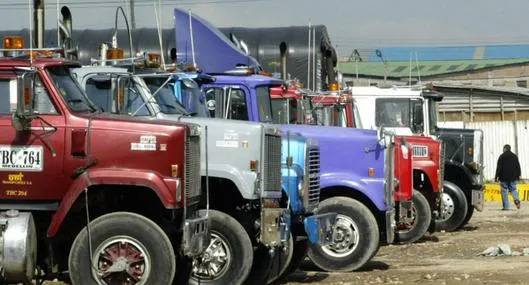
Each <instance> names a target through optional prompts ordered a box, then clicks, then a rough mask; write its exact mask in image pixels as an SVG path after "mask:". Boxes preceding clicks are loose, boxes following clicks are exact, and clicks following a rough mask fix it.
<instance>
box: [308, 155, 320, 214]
mask: <svg viewBox="0 0 529 285" xmlns="http://www.w3.org/2000/svg"><path fill="white" fill-rule="evenodd" d="M306 164H307V166H306V167H307V170H306V171H305V173H306V175H307V177H305V179H306V182H305V183H308V191H307V192H308V193H307V197H305V198H306V199H305V201H306V205H305V209H306V210H307V212H311V211H313V210H314V209H315V208H316V207H317V206H318V203H319V202H320V148H319V147H318V146H311V147H310V148H308V155H307V163H306Z"/></svg>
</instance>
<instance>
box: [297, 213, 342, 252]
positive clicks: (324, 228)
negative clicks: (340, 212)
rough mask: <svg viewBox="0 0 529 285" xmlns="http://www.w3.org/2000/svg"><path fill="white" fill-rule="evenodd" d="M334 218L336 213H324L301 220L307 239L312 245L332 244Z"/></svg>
mask: <svg viewBox="0 0 529 285" xmlns="http://www.w3.org/2000/svg"><path fill="white" fill-rule="evenodd" d="M336 216H337V214H336V213H325V214H319V215H312V216H310V217H306V218H305V219H304V220H303V224H304V226H305V232H306V233H307V238H308V239H309V241H310V242H311V243H312V244H317V245H320V246H325V245H328V244H330V243H331V242H332V237H333V229H334V223H335V221H336Z"/></svg>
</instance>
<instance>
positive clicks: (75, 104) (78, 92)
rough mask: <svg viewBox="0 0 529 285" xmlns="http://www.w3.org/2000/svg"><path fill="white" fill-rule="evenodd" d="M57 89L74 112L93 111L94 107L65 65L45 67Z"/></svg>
mask: <svg viewBox="0 0 529 285" xmlns="http://www.w3.org/2000/svg"><path fill="white" fill-rule="evenodd" d="M47 71H48V73H49V74H50V76H51V78H52V80H53V83H54V84H55V87H56V88H57V91H58V92H59V94H60V95H61V97H62V98H63V99H64V101H65V102H66V103H67V104H68V107H69V108H70V110H71V111H72V112H74V113H81V112H94V111H95V110H96V107H95V105H94V103H92V102H91V101H90V99H88V97H87V96H86V94H85V93H84V92H83V90H82V89H81V87H80V86H79V84H78V83H77V81H76V80H75V79H74V78H73V77H72V74H71V73H70V71H69V70H68V67H66V66H53V67H49V68H47Z"/></svg>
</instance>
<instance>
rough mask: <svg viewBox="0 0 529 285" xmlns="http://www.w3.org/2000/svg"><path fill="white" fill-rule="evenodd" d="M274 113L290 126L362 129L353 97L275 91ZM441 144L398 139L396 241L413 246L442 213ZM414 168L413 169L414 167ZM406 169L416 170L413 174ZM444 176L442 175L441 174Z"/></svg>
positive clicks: (273, 90)
mask: <svg viewBox="0 0 529 285" xmlns="http://www.w3.org/2000/svg"><path fill="white" fill-rule="evenodd" d="M271 97H272V109H273V112H274V114H275V115H276V116H275V117H274V118H278V120H283V121H288V122H290V123H304V124H318V125H325V126H337V127H345V128H362V123H361V121H360V120H359V116H358V115H357V114H356V113H357V112H356V109H355V106H354V101H353V98H352V97H351V96H350V94H346V93H342V94H340V95H338V93H337V92H323V93H322V92H320V93H314V92H310V91H304V90H300V89H297V88H279V87H277V88H272V90H271ZM403 144H409V145H411V146H412V147H411V148H410V149H413V150H414V152H413V153H410V154H409V158H410V159H404V158H405V157H404V156H405V155H403V152H402V151H401V147H400V146H401V145H403ZM424 145H428V146H429V149H430V152H431V155H429V156H417V155H415V151H416V149H417V147H418V146H424ZM440 150H441V149H440V143H439V142H438V141H435V140H433V139H432V138H430V137H418V136H396V139H395V160H396V161H398V162H399V163H395V177H396V178H398V179H399V184H398V185H397V188H396V190H395V195H394V196H395V202H396V204H397V205H396V210H397V214H396V216H397V221H396V223H397V232H396V235H395V239H396V241H397V242H400V243H410V242H414V241H416V240H418V239H419V238H421V237H422V236H423V235H424V233H426V231H427V230H428V229H432V228H431V226H432V211H433V214H434V215H435V214H436V213H437V212H438V211H439V207H440V206H439V205H440V197H439V196H440V195H439V193H440V192H439V191H440V189H441V187H440V183H441V182H442V179H441V180H439V177H442V176H439V175H440V174H439V171H438V170H439V161H440V158H439V156H440ZM408 164H412V166H411V167H410V165H408ZM406 169H413V173H409V171H407V170H406ZM441 175H442V174H441Z"/></svg>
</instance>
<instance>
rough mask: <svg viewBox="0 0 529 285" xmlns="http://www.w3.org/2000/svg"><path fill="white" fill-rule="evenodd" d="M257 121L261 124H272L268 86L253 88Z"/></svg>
mask: <svg viewBox="0 0 529 285" xmlns="http://www.w3.org/2000/svg"><path fill="white" fill-rule="evenodd" d="M255 93H256V96H257V104H258V109H259V119H260V121H261V122H263V123H272V103H271V100H270V86H259V87H256V88H255Z"/></svg>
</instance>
